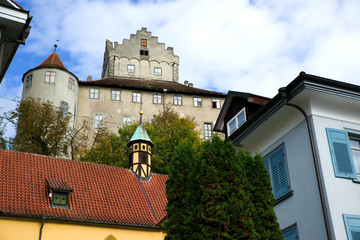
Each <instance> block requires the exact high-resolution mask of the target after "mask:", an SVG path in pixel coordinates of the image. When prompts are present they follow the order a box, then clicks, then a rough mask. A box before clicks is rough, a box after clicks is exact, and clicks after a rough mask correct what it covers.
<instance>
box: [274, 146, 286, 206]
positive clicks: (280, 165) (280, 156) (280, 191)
mask: <svg viewBox="0 0 360 240" xmlns="http://www.w3.org/2000/svg"><path fill="white" fill-rule="evenodd" d="M270 167H271V177H272V183H273V186H272V187H273V190H274V197H275V199H278V198H280V197H282V196H283V195H285V194H286V193H288V192H289V190H290V187H289V180H288V176H287V170H286V165H285V155H284V149H283V148H279V149H278V150H277V151H276V152H275V153H274V154H272V155H271V156H270Z"/></svg>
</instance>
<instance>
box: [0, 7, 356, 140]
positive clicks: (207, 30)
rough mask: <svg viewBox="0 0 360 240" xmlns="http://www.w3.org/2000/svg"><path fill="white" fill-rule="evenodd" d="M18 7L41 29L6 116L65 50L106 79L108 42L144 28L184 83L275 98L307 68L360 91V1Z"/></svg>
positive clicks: (2, 103)
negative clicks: (38, 71)
mask: <svg viewBox="0 0 360 240" xmlns="http://www.w3.org/2000/svg"><path fill="white" fill-rule="evenodd" d="M15 1H16V2H17V3H18V4H19V5H20V6H22V7H23V8H24V9H25V10H27V11H30V15H32V16H33V19H32V21H31V24H30V26H31V27H32V28H31V32H30V36H29V37H28V39H27V40H26V45H24V46H23V45H21V46H20V47H19V49H18V51H17V53H16V55H15V57H14V60H13V62H12V64H11V65H10V67H9V69H8V71H7V73H6V75H5V77H4V79H3V81H2V83H1V84H0V107H1V108H2V111H8V110H10V109H14V108H15V107H16V102H14V101H12V100H10V99H16V98H18V99H19V98H21V94H22V81H21V79H22V75H23V74H24V73H25V72H26V71H28V70H29V69H32V68H34V67H36V66H38V65H39V64H40V63H41V62H42V61H43V60H45V59H46V58H47V57H48V56H49V55H50V54H51V53H52V52H53V49H54V47H53V45H54V44H55V43H56V44H57V45H58V48H57V51H56V52H57V53H58V54H59V56H60V58H61V60H62V61H63V63H64V65H65V67H66V68H67V69H68V70H69V71H71V72H72V73H74V74H75V75H77V76H78V78H79V79H80V80H86V79H87V76H89V75H91V76H92V78H93V80H96V79H100V77H101V71H102V63H103V57H104V50H105V41H106V39H109V40H110V41H112V42H115V41H117V42H119V43H122V41H123V39H129V38H130V34H135V33H136V31H137V30H140V29H141V28H142V27H146V28H147V30H148V31H150V32H151V33H152V35H153V36H157V37H158V39H159V42H162V43H165V46H166V47H173V48H174V53H175V54H176V55H178V56H179V58H180V66H179V82H181V83H183V82H184V81H185V80H188V81H189V82H192V83H193V84H194V87H198V88H204V89H208V90H213V91H219V92H223V93H227V92H228V91H229V90H232V91H240V92H249V93H253V94H257V95H262V96H266V97H273V96H275V95H276V93H277V91H278V89H279V88H280V87H284V86H286V85H287V84H288V83H290V82H291V81H292V80H293V79H294V78H296V76H298V74H299V73H300V72H301V71H305V72H306V73H309V74H314V75H318V76H322V77H327V78H331V79H335V80H339V81H343V82H348V83H353V84H357V85H360V14H359V13H360V1H358V0H248V1H246V0H221V1H219V0H217V1H215V0H197V1H193V0H135V1H134V0H132V1H129V0H15ZM7 134H8V135H10V136H11V135H13V134H14V131H13V130H11V129H9V130H8V133H7Z"/></svg>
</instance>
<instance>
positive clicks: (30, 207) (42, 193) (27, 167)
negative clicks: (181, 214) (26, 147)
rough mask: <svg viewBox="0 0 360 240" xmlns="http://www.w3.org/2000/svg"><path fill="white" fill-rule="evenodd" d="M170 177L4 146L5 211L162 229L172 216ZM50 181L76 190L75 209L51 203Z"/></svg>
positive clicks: (1, 199)
mask: <svg viewBox="0 0 360 240" xmlns="http://www.w3.org/2000/svg"><path fill="white" fill-rule="evenodd" d="M167 179H168V177H167V176H166V175H161V174H156V173H154V174H153V175H152V177H151V178H150V179H149V180H148V181H139V180H138V178H137V177H136V176H135V175H134V174H133V173H132V172H131V171H130V170H129V169H123V168H117V167H112V166H106V165H100V164H94V163H87V162H81V161H74V160H68V159H61V158H53V157H47V156H42V155H37V154H29V153H21V152H14V151H6V150H0V215H9V216H25V217H34V218H39V217H41V216H45V217H47V218H49V219H62V220H71V221H83V222H101V223H109V224H120V225H122V224H123V225H132V226H142V227H156V224H157V223H158V222H159V221H161V220H162V219H163V218H164V217H165V215H166V213H165V206H166V203H167V200H166V188H165V182H166V180H167ZM140 184H141V185H142V186H143V189H144V193H145V195H144V194H143V191H142V189H141V185H140ZM49 185H50V186H52V187H58V188H63V189H64V188H67V190H71V189H72V190H73V191H72V192H70V194H69V208H61V207H52V206H51V205H50V201H49V191H48V186H49ZM65 190H66V189H65ZM147 200H148V201H147ZM148 203H149V204H148ZM153 213H154V215H155V216H154V215H153Z"/></svg>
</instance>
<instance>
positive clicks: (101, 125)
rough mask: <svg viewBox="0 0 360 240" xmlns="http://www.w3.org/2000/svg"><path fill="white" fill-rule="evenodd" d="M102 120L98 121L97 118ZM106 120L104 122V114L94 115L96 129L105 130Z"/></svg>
mask: <svg viewBox="0 0 360 240" xmlns="http://www.w3.org/2000/svg"><path fill="white" fill-rule="evenodd" d="M100 116H101V118H100V119H97V117H100ZM104 125H105V120H104V114H103V113H94V129H102V128H104Z"/></svg>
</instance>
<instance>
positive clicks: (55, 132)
mask: <svg viewBox="0 0 360 240" xmlns="http://www.w3.org/2000/svg"><path fill="white" fill-rule="evenodd" d="M7 119H8V120H9V121H10V122H11V123H13V124H14V125H15V126H16V136H15V138H14V139H13V149H14V150H17V151H23V152H31V153H38V154H44V155H49V156H66V155H67V154H68V143H67V141H66V139H65V136H66V134H67V132H68V129H69V121H70V115H68V114H66V113H65V114H64V112H63V111H62V109H60V108H56V107H54V106H53V105H52V103H51V102H49V101H47V102H42V101H41V100H40V99H33V98H28V99H27V100H22V101H21V103H20V104H19V105H18V107H17V108H16V109H15V110H13V111H10V112H9V113H7Z"/></svg>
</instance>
